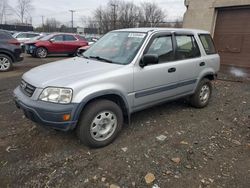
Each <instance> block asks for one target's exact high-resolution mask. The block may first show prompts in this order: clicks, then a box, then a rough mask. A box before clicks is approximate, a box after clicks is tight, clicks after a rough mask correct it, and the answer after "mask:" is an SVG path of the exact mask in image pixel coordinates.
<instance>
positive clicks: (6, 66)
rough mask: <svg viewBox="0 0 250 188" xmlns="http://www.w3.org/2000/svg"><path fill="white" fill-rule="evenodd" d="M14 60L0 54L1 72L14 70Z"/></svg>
mask: <svg viewBox="0 0 250 188" xmlns="http://www.w3.org/2000/svg"><path fill="white" fill-rule="evenodd" d="M12 63H13V61H12V59H11V58H10V57H9V56H7V55H5V54H0V72H7V71H9V70H10V69H11V68H12Z"/></svg>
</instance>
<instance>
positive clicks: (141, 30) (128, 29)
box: [116, 27, 209, 33]
mask: <svg viewBox="0 0 250 188" xmlns="http://www.w3.org/2000/svg"><path fill="white" fill-rule="evenodd" d="M116 31H129V32H144V33H147V32H160V31H162V32H163V31H166V32H176V31H182V32H191V33H209V32H208V31H204V30H198V29H188V28H157V27H141V28H127V29H119V30H116Z"/></svg>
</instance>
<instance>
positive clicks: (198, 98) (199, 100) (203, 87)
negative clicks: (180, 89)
mask: <svg viewBox="0 0 250 188" xmlns="http://www.w3.org/2000/svg"><path fill="white" fill-rule="evenodd" d="M211 95H212V84H211V82H210V80H209V79H206V78H204V79H202V80H201V81H200V83H199V84H198V86H197V88H196V91H195V93H194V94H193V95H192V96H191V97H190V104H191V105H192V106H193V107H195V108H204V107H206V106H207V105H208V103H209V100H210V98H211Z"/></svg>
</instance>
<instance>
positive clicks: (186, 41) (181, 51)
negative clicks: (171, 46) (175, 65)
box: [175, 35, 201, 60]
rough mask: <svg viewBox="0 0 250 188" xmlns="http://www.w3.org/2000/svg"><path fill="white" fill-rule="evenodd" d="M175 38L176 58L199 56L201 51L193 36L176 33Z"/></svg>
mask: <svg viewBox="0 0 250 188" xmlns="http://www.w3.org/2000/svg"><path fill="white" fill-rule="evenodd" d="M175 38H176V44H177V47H176V59H177V60H182V59H189V58H195V57H200V55H201V53H200V50H199V47H198V45H197V42H196V40H195V38H194V36H191V35H177V36H175Z"/></svg>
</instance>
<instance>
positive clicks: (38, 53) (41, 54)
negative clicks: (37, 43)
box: [36, 47, 48, 58]
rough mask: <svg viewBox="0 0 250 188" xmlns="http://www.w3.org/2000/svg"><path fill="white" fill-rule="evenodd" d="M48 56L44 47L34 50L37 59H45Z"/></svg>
mask: <svg viewBox="0 0 250 188" xmlns="http://www.w3.org/2000/svg"><path fill="white" fill-rule="evenodd" d="M47 55H48V51H47V49H46V48H44V47H39V48H37V50H36V56H37V57H39V58H46V57H47Z"/></svg>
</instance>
